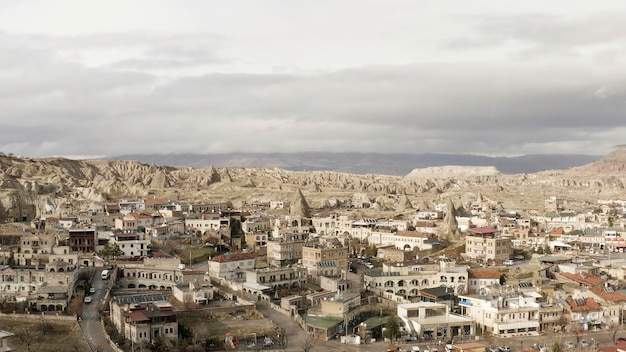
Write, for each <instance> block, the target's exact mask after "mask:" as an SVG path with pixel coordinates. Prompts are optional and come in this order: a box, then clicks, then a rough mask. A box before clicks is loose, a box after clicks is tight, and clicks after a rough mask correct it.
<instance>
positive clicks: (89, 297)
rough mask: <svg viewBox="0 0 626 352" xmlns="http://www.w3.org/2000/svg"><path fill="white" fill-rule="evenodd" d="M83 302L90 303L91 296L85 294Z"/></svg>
mask: <svg viewBox="0 0 626 352" xmlns="http://www.w3.org/2000/svg"><path fill="white" fill-rule="evenodd" d="M83 302H85V303H91V296H85V299H83Z"/></svg>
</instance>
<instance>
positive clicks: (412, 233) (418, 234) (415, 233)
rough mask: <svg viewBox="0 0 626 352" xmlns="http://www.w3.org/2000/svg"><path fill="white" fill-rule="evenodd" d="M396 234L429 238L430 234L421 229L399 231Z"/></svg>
mask: <svg viewBox="0 0 626 352" xmlns="http://www.w3.org/2000/svg"><path fill="white" fill-rule="evenodd" d="M396 236H402V237H419V238H428V237H429V236H428V235H427V234H425V233H423V232H419V231H398V232H396Z"/></svg>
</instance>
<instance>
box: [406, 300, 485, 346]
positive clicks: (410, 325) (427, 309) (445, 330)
mask: <svg viewBox="0 0 626 352" xmlns="http://www.w3.org/2000/svg"><path fill="white" fill-rule="evenodd" d="M397 309H398V318H400V320H401V321H402V322H403V323H404V327H405V328H406V329H407V330H408V331H409V332H410V334H411V335H413V336H417V337H419V338H422V339H426V340H436V339H441V340H446V339H454V338H456V337H457V336H467V335H473V334H474V321H473V320H472V319H469V318H467V317H464V316H461V315H458V314H454V313H450V307H448V305H446V304H442V303H433V302H418V303H408V304H399V305H398V308H397Z"/></svg>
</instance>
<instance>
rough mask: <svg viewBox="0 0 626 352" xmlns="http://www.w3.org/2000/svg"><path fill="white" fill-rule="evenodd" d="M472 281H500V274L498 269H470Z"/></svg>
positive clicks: (469, 274)
mask: <svg viewBox="0 0 626 352" xmlns="http://www.w3.org/2000/svg"><path fill="white" fill-rule="evenodd" d="M467 274H468V277H469V278H470V279H500V276H501V274H500V272H499V271H498V270H496V269H470V270H469V271H468V272H467Z"/></svg>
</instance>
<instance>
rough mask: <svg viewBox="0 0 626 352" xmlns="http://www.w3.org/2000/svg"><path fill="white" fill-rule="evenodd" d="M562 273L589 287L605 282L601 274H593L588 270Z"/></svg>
mask: <svg viewBox="0 0 626 352" xmlns="http://www.w3.org/2000/svg"><path fill="white" fill-rule="evenodd" d="M561 275H563V276H564V277H566V278H568V279H570V280H573V281H576V282H578V283H579V284H582V285H585V286H587V287H593V286H598V285H601V284H602V283H603V282H604V280H602V278H601V277H600V276H595V275H591V274H589V273H587V272H580V273H578V274H574V273H561Z"/></svg>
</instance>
